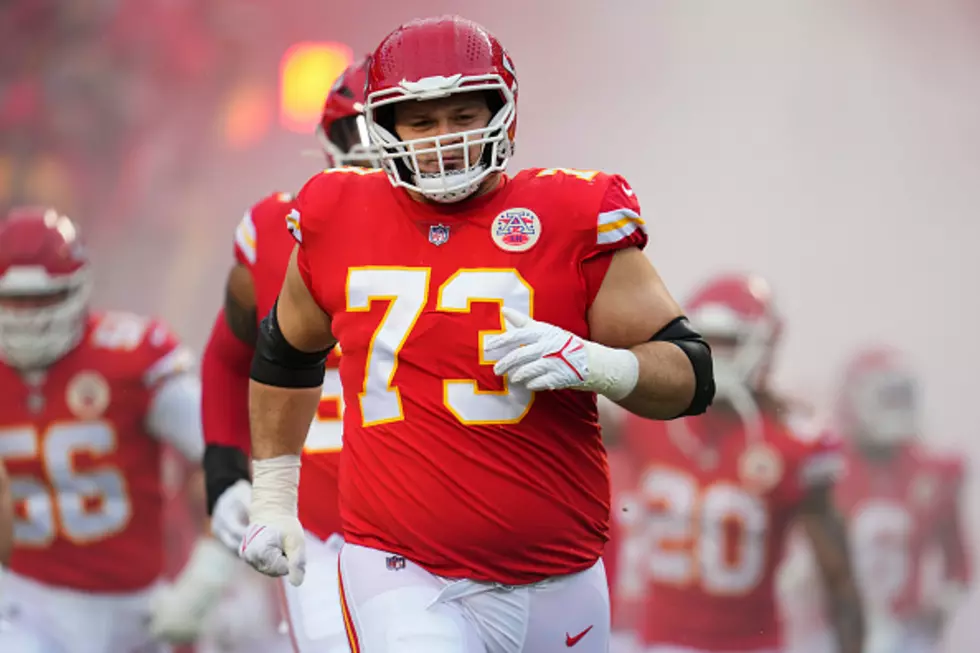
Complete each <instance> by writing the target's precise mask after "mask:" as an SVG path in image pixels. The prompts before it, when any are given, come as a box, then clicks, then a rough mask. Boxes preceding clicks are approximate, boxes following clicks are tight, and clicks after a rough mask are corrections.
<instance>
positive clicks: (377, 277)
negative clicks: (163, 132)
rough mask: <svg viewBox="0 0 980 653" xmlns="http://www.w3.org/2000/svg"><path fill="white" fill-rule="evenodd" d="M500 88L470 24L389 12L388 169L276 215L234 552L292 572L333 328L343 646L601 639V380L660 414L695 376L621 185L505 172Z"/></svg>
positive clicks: (372, 81)
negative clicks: (280, 248) (284, 251)
mask: <svg viewBox="0 0 980 653" xmlns="http://www.w3.org/2000/svg"><path fill="white" fill-rule="evenodd" d="M517 90H518V84H517V77H516V73H515V69H514V64H513V61H512V60H511V58H510V56H509V55H508V54H507V52H506V51H505V50H504V48H503V47H502V46H501V44H500V42H499V41H498V40H497V39H496V38H495V37H494V36H493V35H492V34H490V33H489V32H488V31H487V30H485V29H484V28H482V27H481V26H479V25H476V24H475V23H472V22H470V21H467V20H465V19H463V18H460V17H457V16H447V17H442V18H432V19H424V20H417V21H413V22H410V23H408V24H406V25H403V26H402V27H399V28H398V29H397V30H395V31H394V32H392V33H391V34H390V35H388V36H387V37H386V38H385V39H384V40H383V42H382V43H381V45H380V46H379V47H378V49H377V50H376V51H375V53H374V54H373V55H372V57H371V63H370V66H369V72H368V84H367V96H366V100H365V123H366V127H367V131H368V134H369V136H370V138H371V142H372V143H374V144H375V145H376V146H377V147H379V148H380V150H381V152H380V155H381V159H382V165H383V170H363V169H355V168H339V169H336V170H328V171H326V172H324V173H322V174H320V175H317V176H316V177H314V178H313V179H311V180H310V181H309V182H308V183H307V184H306V186H305V187H304V188H303V190H302V191H301V192H300V194H299V196H298V203H297V207H296V209H295V210H294V211H292V212H291V214H290V228H291V231H292V233H293V235H294V237H295V239H296V241H297V242H298V246H297V249H296V250H295V251H294V253H293V255H292V257H291V259H290V261H289V265H288V269H287V271H286V275H285V280H284V283H283V286H282V289H281V290H280V293H279V297H278V300H277V303H276V305H275V306H274V307H273V308H272V310H270V311H269V314H268V315H267V316H266V317H265V318H264V319H263V322H262V326H261V328H260V330H259V339H258V345H257V348H256V355H255V359H254V361H253V366H252V385H251V392H250V412H251V427H252V457H253V463H252V472H253V479H252V501H251V506H250V517H251V523H250V524H249V528H248V531H247V532H246V535H245V539H244V541H243V545H242V556H243V557H244V558H245V559H246V560H247V561H249V562H250V563H251V564H252V565H253V566H255V567H256V568H257V569H259V570H260V571H263V572H265V573H268V574H271V575H277V576H278V575H288V576H289V577H290V581H291V582H293V583H294V584H299V583H300V582H301V581H302V579H303V575H304V566H305V553H304V537H303V530H302V526H301V523H300V521H299V519H298V518H297V485H298V483H299V470H300V453H301V451H302V448H303V443H304V440H305V439H306V434H307V430H308V427H309V424H310V421H311V419H312V418H314V417H315V415H316V411H317V408H318V406H320V402H321V390H320V387H321V385H322V383H323V376H324V362H325V360H326V357H327V353H328V351H329V350H330V349H331V348H332V347H333V346H334V345H335V344H338V343H339V346H340V347H341V348H342V356H341V365H340V374H341V379H342V381H343V390H344V399H345V407H346V411H345V414H344V447H343V449H342V451H341V456H340V475H339V487H340V512H341V519H342V522H343V527H344V538H345V543H344V546H343V548H342V549H341V553H340V580H341V586H342V590H341V598H342V604H343V606H342V607H343V608H344V618H345V623H346V624H347V629H348V635H349V638H350V645H351V649H352V650H353V651H361V650H363V651H366V652H371V653H380V652H382V651H406V650H426V651H430V652H433V653H450V652H463V651H467V652H468V651H486V650H493V651H515V652H516V651H535V652H536V653H547V652H548V651H558V650H562V651H564V650H567V649H568V648H570V647H576V648H577V650H578V651H581V652H583V653H588V652H599V651H603V652H604V651H606V649H607V647H608V644H609V641H608V640H609V596H608V588H607V585H606V579H605V574H604V571H603V567H602V563H601V561H600V559H599V557H600V554H601V552H602V549H603V545H604V542H605V539H606V532H607V529H608V519H609V475H608V467H607V464H606V458H605V453H604V451H603V448H602V442H601V438H600V433H599V427H598V424H597V415H596V393H601V394H604V395H605V396H607V397H610V398H612V399H613V400H615V401H618V402H620V403H621V404H622V405H623V406H625V407H627V408H628V409H629V410H632V411H635V412H637V413H640V414H643V415H646V416H649V417H654V418H662V419H668V418H673V417H676V416H678V415H682V414H695V413H699V412H702V411H703V410H704V409H705V408H706V407H707V405H708V404H709V403H710V401H711V399H712V397H713V394H714V383H713V379H712V374H711V357H710V352H709V350H708V347H707V345H706V344H705V343H704V342H703V340H702V338H701V337H700V336H699V335H698V334H697V333H696V332H695V331H694V330H693V329H691V327H690V326H689V325H688V323H687V320H686V319H685V318H684V317H683V316H682V314H681V311H680V308H679V307H678V306H677V304H676V303H675V302H674V300H673V299H672V298H671V296H670V294H669V293H668V291H667V289H666V288H665V287H664V285H663V283H662V282H661V280H660V278H659V277H658V275H657V273H656V271H655V270H654V268H653V266H652V265H651V264H650V261H649V260H648V259H647V258H646V257H645V256H644V255H643V253H642V251H641V250H642V248H643V246H644V245H645V244H646V240H647V235H646V229H645V226H644V223H643V221H642V219H641V218H640V209H639V204H638V202H637V200H636V197H635V194H634V192H633V189H632V188H631V187H630V186H629V185H628V184H627V183H626V182H625V180H623V178H621V177H619V176H616V175H607V174H603V173H600V172H596V171H583V170H567V169H554V168H553V169H541V168H536V169H531V170H525V171H522V172H520V173H518V174H517V175H516V176H514V177H509V176H506V175H505V174H504V169H505V167H506V165H507V162H508V161H509V159H510V156H511V154H512V152H513V146H514V137H515V133H516V132H515V130H516V118H517Z"/></svg>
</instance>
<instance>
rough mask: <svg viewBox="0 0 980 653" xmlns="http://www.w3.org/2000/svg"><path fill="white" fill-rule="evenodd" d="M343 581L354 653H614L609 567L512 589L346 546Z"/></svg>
mask: <svg viewBox="0 0 980 653" xmlns="http://www.w3.org/2000/svg"><path fill="white" fill-rule="evenodd" d="M389 558H392V559H393V560H392V562H391V563H389ZM403 561H404V564H403ZM340 581H341V586H342V591H343V597H344V604H345V607H346V611H347V616H348V618H349V620H350V622H351V625H352V626H353V631H354V632H353V635H354V638H355V639H354V642H352V645H351V648H352V650H353V651H354V653H558V652H559V651H563V652H565V653H568V652H569V651H571V653H606V651H607V650H608V647H609V589H608V586H607V585H606V572H605V569H604V568H603V565H602V561H599V562H597V563H596V564H595V565H594V566H592V567H591V568H589V569H587V570H585V571H582V572H579V573H577V574H570V575H568V576H558V577H555V578H549V579H547V580H545V581H542V582H540V583H535V584H533V585H523V586H517V587H510V586H502V585H498V584H493V583H477V582H474V581H470V580H451V579H447V578H441V577H439V576H436V575H434V574H431V573H429V572H428V571H426V570H425V569H423V568H422V567H419V566H418V565H416V564H414V563H412V562H411V561H408V560H404V559H403V558H401V557H400V556H393V555H392V554H391V553H388V552H386V551H380V550H377V549H370V548H366V547H362V546H356V545H351V544H345V545H344V548H343V549H342V550H341V552H340Z"/></svg>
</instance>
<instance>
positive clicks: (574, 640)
mask: <svg viewBox="0 0 980 653" xmlns="http://www.w3.org/2000/svg"><path fill="white" fill-rule="evenodd" d="M590 630H592V626H589V627H588V628H586V629H585V630H583V631H582V632H580V633H579V634H578V635H576V636H575V637H572V636H571V635H569V634H568V633H565V646H567V647H569V648H571V647H573V646H575V645H576V644H578V643H579V642H580V641H581V640H582V638H583V637H585V636H586V635H588V634H589V631H590Z"/></svg>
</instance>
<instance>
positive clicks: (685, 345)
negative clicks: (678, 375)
mask: <svg viewBox="0 0 980 653" xmlns="http://www.w3.org/2000/svg"><path fill="white" fill-rule="evenodd" d="M651 340H659V341H663V342H671V343H673V344H675V345H677V346H678V347H679V348H680V350H681V351H682V352H684V355H685V356H687V358H688V360H690V361H691V367H693V368H694V396H693V397H692V398H691V403H690V404H689V405H688V407H687V408H686V409H685V410H684V412H682V413H681V414H680V415H678V416H677V417H685V416H688V415H700V414H701V413H703V412H704V411H706V410H707V409H708V406H710V405H711V402H712V401H714V398H715V374H714V369H713V366H712V362H711V347H709V346H708V343H707V341H706V340H705V339H704V338H703V337H702V336H701V334H700V333H698V332H697V331H695V330H694V328H693V327H691V323H690V322H688V321H687V318H686V317H684V316H681V317H678V318H675V319H673V320H671V321H670V323H669V324H667V326H665V327H664V328H663V329H661V330H660V331H658V332H657V333H656V334H654V336H653V337H652V338H651Z"/></svg>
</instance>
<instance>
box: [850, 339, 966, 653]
mask: <svg viewBox="0 0 980 653" xmlns="http://www.w3.org/2000/svg"><path fill="white" fill-rule="evenodd" d="M919 401H920V398H919V391H918V384H917V382H916V377H915V375H914V373H913V372H912V370H911V369H910V367H909V364H908V362H907V361H906V360H905V359H904V358H903V357H902V356H901V355H900V354H899V353H898V352H896V351H895V350H891V349H886V348H880V347H876V348H872V349H868V350H866V351H863V352H861V353H860V354H859V355H858V356H856V357H855V358H854V360H853V361H852V362H851V363H850V365H849V366H848V369H847V371H846V373H845V375H844V380H843V383H842V384H841V392H840V403H839V418H840V429H841V433H842V435H843V439H844V441H845V442H846V443H847V445H848V447H847V453H848V474H847V475H846V476H845V477H844V479H843V481H842V482H841V483H840V484H839V485H838V488H837V500H838V503H839V505H840V506H841V510H842V511H843V512H844V515H845V517H846V518H847V521H848V527H849V530H850V533H851V542H852V544H851V546H852V549H853V551H854V561H855V568H856V572H857V578H858V584H859V588H860V591H861V595H862V597H863V598H864V601H865V604H866V606H867V611H868V617H869V619H868V627H869V628H868V635H869V637H868V649H867V650H868V651H869V652H870V653H924V652H926V651H933V650H935V647H936V646H937V644H938V641H939V639H940V637H941V635H942V630H943V626H944V625H945V624H946V623H947V622H948V620H949V618H950V617H951V616H952V615H953V613H954V611H955V609H956V608H957V607H958V606H959V605H960V603H961V601H962V599H963V597H964V596H965V594H966V591H967V588H968V583H969V581H970V560H969V554H968V550H969V547H968V546H967V544H966V538H965V536H964V530H963V524H962V522H961V518H960V515H961V512H962V501H963V497H962V494H963V486H964V484H965V469H964V463H963V460H962V458H959V457H953V456H943V455H937V454H935V453H933V452H931V451H929V450H927V449H926V448H925V447H924V446H923V445H922V443H921V441H920V438H919V434H920V428H921V425H920V408H919ZM934 554H938V555H939V557H940V561H941V563H942V564H941V569H940V570H938V571H939V572H940V573H939V574H938V577H930V575H929V571H930V566H929V564H928V562H929V560H930V559H931V558H932V556H933V555H934Z"/></svg>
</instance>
